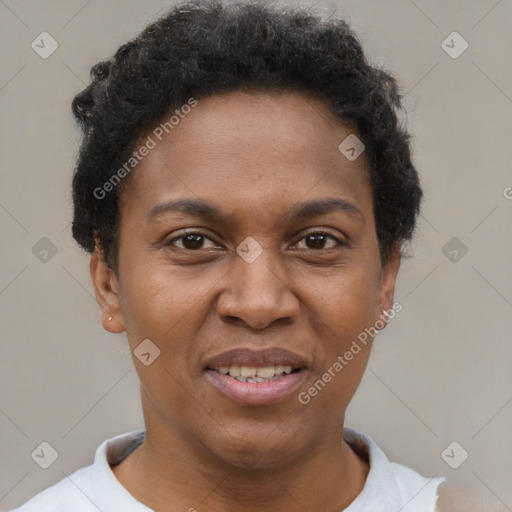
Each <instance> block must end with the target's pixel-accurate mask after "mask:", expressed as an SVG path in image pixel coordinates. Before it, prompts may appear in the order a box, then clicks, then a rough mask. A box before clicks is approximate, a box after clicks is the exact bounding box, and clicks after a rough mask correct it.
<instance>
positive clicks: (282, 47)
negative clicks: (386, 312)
mask: <svg viewBox="0 0 512 512" xmlns="http://www.w3.org/2000/svg"><path fill="white" fill-rule="evenodd" d="M91 78H92V81H91V83H90V84H89V85H88V86H87V87H86V88H85V89H84V90H83V91H82V92H80V93H79V94H78V95H77V96H76V97H75V98H74V100H73V103H72V109H73V113H74V115H75V117H76V119H77V121H78V123H79V124H80V126H81V128H82V131H83V139H82V145H81V148H80V153H79V156H78V159H77V165H76V169H75V173H74V177H73V205H74V218H73V225H72V233H73V237H74V239H75V240H76V241H77V242H78V244H79V245H80V246H81V247H82V248H83V249H85V250H86V251H88V252H90V253H92V252H93V251H94V250H95V248H99V249H100V251H101V252H102V253H103V255H104V258H105V261H106V262H107V263H108V264H109V266H110V268H112V269H114V271H116V273H117V262H118V238H119V236H118V235H119V222H120V220H119V219H120V215H119V201H118V200H119V197H120V194H121V193H122V190H123V189H124V187H126V186H127V184H128V183H129V178H130V176H131V175H130V176H127V177H126V178H125V179H123V181H122V183H120V186H118V187H112V190H111V191H109V192H108V193H106V194H103V195H104V197H101V198H98V197H97V196H98V194H97V193H95V192H94V191H95V190H98V187H101V186H102V185H103V184H105V183H106V182H108V180H109V179H110V178H111V177H112V176H113V174H114V173H115V172H116V171H117V170H118V169H119V168H121V166H123V164H124V163H125V162H126V161H127V160H128V159H129V158H130V155H131V154H132V152H133V151H134V149H135V147H136V144H137V143H138V142H139V141H140V140H141V137H143V136H145V135H146V134H147V133H149V132H150V131H151V130H152V129H153V128H154V127H155V126H157V125H158V124H159V123H160V122H161V121H162V120H163V119H164V118H165V117H168V116H169V114H170V113H171V112H173V111H174V110H175V109H178V108H180V107H181V106H182V105H184V104H186V103H187V101H188V100H189V99H190V98H191V97H193V98H195V99H196V100H197V99H200V98H204V97H207V96H211V95H215V94H221V93H226V92H230V91H235V90H244V91H263V92H271V91H281V92H283V91H302V92H305V93H307V94H309V95H310V96H313V97H316V98H321V99H322V100H323V101H324V102H326V104H327V105H328V107H329V108H330V110H331V111H332V112H333V113H334V114H335V115H336V116H337V117H338V118H339V119H340V120H341V121H342V122H346V123H349V124H351V125H352V126H354V127H355V128H356V129H357V132H358V135H359V136H360V138H361V139H362V141H363V143H364V144H365V147H366V149H365V156H366V159H367V162H368V169H369V173H370V181H371V185H372V194H373V207H374V215H375V225H376V233H377V238H378V242H379V248H380V256H381V262H382V264H383V265H384V264H385V263H386V262H387V259H388V256H389V254H390V252H391V250H392V248H393V246H395V245H396V244H397V243H398V244H400V246H402V243H403V242H404V241H408V240H410V239H411V237H412V234H413V231H414V227H415V224H416V218H417V215H418V214H419V211H420V203H421V199H422V195H423V194H422V190H421V188H420V185H419V179H418V174H417V172H416V169H415V167H414V166H413V164H412V163H411V150H410V135H409V134H408V133H407V132H406V130H405V129H404V127H403V126H401V123H400V122H399V120H398V115H397V114H398V112H399V110H400V109H401V108H402V104H401V101H402V97H401V94H400V92H399V88H398V85H397V82H396V80H395V79H394V78H393V77H392V76H391V75H390V74H389V73H387V72H385V71H384V70H382V69H380V68H379V67H377V66H372V65H370V64H369V63H368V61H367V59H366V57H365V55H364V53H363V50H362V47H361V45H360V43H359V41H358V39H357V36H356V35H355V34H354V33H353V32H352V31H351V29H350V27H349V26H348V24H347V23H346V22H345V21H343V20H341V19H332V20H325V19H323V18H322V17H321V16H320V15H318V14H315V13H313V12H311V11H310V10H308V9H306V8H304V7H298V6H291V5H288V6H286V7H283V6H280V7H277V6H276V5H271V4H269V3H267V2H261V1H257V0H255V1H250V2H231V3H226V2H224V1H222V0H191V1H185V2H180V3H178V4H176V5H175V6H174V7H173V8H171V9H170V10H169V11H168V12H167V14H166V15H164V16H163V17H161V18H159V19H158V20H157V21H155V22H154V23H152V24H151V25H149V26H148V27H146V28H145V29H144V30H143V31H142V32H141V33H140V35H138V36H137V37H136V38H135V39H133V40H131V41H129V42H127V43H126V44H123V45H122V46H121V47H120V48H119V49H118V50H117V52H116V53H115V55H114V56H113V57H112V58H111V59H109V60H105V61H102V62H99V63H97V64H96V65H95V66H93V68H92V69H91ZM132 174H133V173H132Z"/></svg>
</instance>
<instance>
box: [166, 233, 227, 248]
mask: <svg viewBox="0 0 512 512" xmlns="http://www.w3.org/2000/svg"><path fill="white" fill-rule="evenodd" d="M207 240H208V241H210V242H211V244H212V246H211V247H205V246H204V245H205V243H206V241H207ZM176 242H178V243H176ZM165 245H166V246H168V245H171V246H174V247H177V248H178V249H185V250H188V251H197V250H201V249H213V248H215V247H218V246H217V244H215V243H214V242H213V240H211V239H210V238H208V237H207V236H206V235H205V234H204V233H201V232H200V231H187V232H186V233H184V234H182V235H180V236H175V237H173V238H171V239H170V240H168V241H167V242H165Z"/></svg>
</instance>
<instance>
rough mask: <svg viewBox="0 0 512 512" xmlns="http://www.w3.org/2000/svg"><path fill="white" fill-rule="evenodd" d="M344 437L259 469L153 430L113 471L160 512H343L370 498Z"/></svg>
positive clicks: (361, 466)
mask: <svg viewBox="0 0 512 512" xmlns="http://www.w3.org/2000/svg"><path fill="white" fill-rule="evenodd" d="M342 436H343V428H342V427H341V428H339V429H338V430H336V431H335V432H332V433H331V435H330V436H328V438H327V439H324V440H323V441H322V443H321V444H319V445H318V446H316V447H315V448H314V449H312V450H309V451H307V452H305V453H302V454H301V455H300V456H298V457H296V458H294V459H293V460H292V461H289V462H287V463H285V464H282V465H280V466H278V467H273V468H271V469H255V468H251V467H246V468H240V467H238V466H233V465H232V464H228V463H226V462H225V461H223V460H219V458H218V457H216V456H215V455H214V454H213V453H211V452H209V453H207V454H205V449H204V447H202V446H201V447H200V448H201V449H200V450H195V449H194V448H193V445H192V443H191V442H190V440H186V439H183V438H182V437H179V436H176V434H175V433H172V432H163V431H162V429H159V428H156V429H152V428H149V425H147V430H146V439H145V441H144V442H143V443H142V444H141V445H140V446H139V447H138V448H137V449H136V450H135V451H134V452H133V453H132V454H130V455H129V456H128V457H127V458H126V459H125V460H124V461H123V462H122V463H121V464H119V465H118V466H115V467H113V468H112V470H113V472H114V474H115V476H116V478H117V479H118V480H119V481H120V483H121V484H122V485H123V486H124V487H125V488H126V489H127V490H128V491H129V492H130V493H131V494H132V495H133V496H134V497H135V498H136V499H137V500H138V501H140V502H141V503H143V504H145V505H146V506H148V507H149V508H151V509H153V510H155V512H160V511H162V512H163V511H164V510H170V509H173V510H174V509H176V510H190V511H191V512H193V511H194V509H196V510H198V511H202V510H208V511H211V512H217V511H219V512H220V511H223V512H235V511H237V512H238V511H239V510H240V509H241V508H242V509H243V510H245V511H247V512H253V511H254V512H256V511H258V512H259V511H260V510H261V509H262V508H264V509H265V510H267V511H268V512H274V511H276V512H277V511H278V510H279V511H281V510H287V511H289V512H299V511H300V512H303V511H304V510H325V511H329V512H331V511H332V512H335V511H336V512H338V511H340V510H342V509H344V508H346V507H347V506H348V505H349V504H350V503H351V502H352V501H353V500H354V499H355V498H356V496H357V495H358V494H359V493H360V492H361V491H362V489H363V487H364V483H365V481H366V477H367V474H368V471H369V466H368V463H367V462H366V461H363V460H362V459H360V458H359V457H358V456H357V455H356V454H355V453H354V452H353V450H352V449H351V448H350V446H349V445H348V444H347V443H346V442H345V441H344V440H343V437H342ZM162 439H164V440H165V442H162Z"/></svg>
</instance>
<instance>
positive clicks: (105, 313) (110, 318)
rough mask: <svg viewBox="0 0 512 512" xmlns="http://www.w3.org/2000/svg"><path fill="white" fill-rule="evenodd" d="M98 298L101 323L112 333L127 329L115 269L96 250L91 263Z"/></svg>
mask: <svg viewBox="0 0 512 512" xmlns="http://www.w3.org/2000/svg"><path fill="white" fill-rule="evenodd" d="M89 270H90V273H91V279H92V284H93V287H94V293H95V295H96V300H97V302H98V305H99V306H100V309H101V324H102V325H103V328H104V329H105V330H106V331H108V332H111V333H114V334H117V333H121V332H124V331H125V326H124V320H123V316H122V313H121V307H120V296H119V286H118V282H117V277H116V275H115V273H114V271H113V270H112V269H111V268H109V267H108V265H107V264H106V262H105V261H104V259H103V257H102V255H101V253H99V252H98V251H95V252H94V253H93V255H92V256H91V261H90V264H89Z"/></svg>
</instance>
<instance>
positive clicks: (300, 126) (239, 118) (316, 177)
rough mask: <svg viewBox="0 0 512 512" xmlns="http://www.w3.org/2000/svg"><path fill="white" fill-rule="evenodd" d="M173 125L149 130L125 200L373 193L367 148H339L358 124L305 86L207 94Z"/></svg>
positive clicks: (272, 203)
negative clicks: (352, 154)
mask: <svg viewBox="0 0 512 512" xmlns="http://www.w3.org/2000/svg"><path fill="white" fill-rule="evenodd" d="M187 110H188V109H187ZM169 117H170V116H169ZM165 120H167V118H164V122H165ZM176 120H178V118H177V117H176V118H175V120H174V121H176ZM168 130H169V133H166V131H163V130H160V132H163V133H161V134H160V135H159V137H157V136H155V133H154V131H152V132H150V133H149V136H150V137H151V138H152V139H153V140H154V142H155V145H154V147H153V148H152V149H151V150H150V151H149V153H148V154H147V156H145V157H144V158H143V159H142V161H141V162H140V163H139V164H138V166H137V168H136V169H135V171H133V172H134V175H133V176H132V180H131V182H130V186H129V187H128V189H127V191H126V193H125V194H123V197H122V201H121V203H122V208H123V207H126V206H128V205H130V209H132V208H136V209H140V210H145V211H148V210H149V209H151V208H152V207H153V206H154V205H155V204H157V203H159V202H162V201H166V200H169V199H172V198H177V197H183V196H186V197H194V196H195V197H198V198H201V199H203V200H212V201H213V202H215V203H217V204H227V203H229V204H230V205H231V207H232V209H233V210H234V209H241V210H243V209H244V208H245V209H251V210H252V209H254V208H260V209H265V208H274V207H277V206H279V205H282V206H285V205H286V204H293V203H295V202H297V201H299V200H305V199H308V195H312V196H318V195H324V196H325V195H329V196H333V194H334V195H336V196H340V197H344V198H347V199H348V198H350V199H352V200H354V201H355V202H359V203H365V202H368V199H369V197H370V196H371V191H370V185H369V175H368V170H367V166H366V161H365V158H364V154H362V155H361V156H360V157H359V158H357V159H356V160H354V161H351V160H349V159H347V158H346V157H345V156H344V155H343V154H342V152H340V150H339V145H340V144H341V143H342V142H343V141H344V140H345V139H346V138H347V137H348V136H349V135H352V136H353V135H354V134H355V130H354V129H353V128H352V127H351V126H350V125H347V124H346V123H343V122H342V121H341V120H339V119H338V118H337V117H336V116H335V115H334V114H332V113H331V112H330V110H329V108H328V106H327V105H326V104H325V103H324V102H323V101H321V100H318V99H314V98H312V97H310V96H307V95H305V94H303V93H300V92H280V93H246V92H232V93H228V94H223V95H215V96H211V97H208V98H204V99H199V100H198V101H197V105H196V106H195V107H194V108H192V109H190V111H189V112H188V113H187V114H186V115H185V114H183V113H182V115H181V116H180V117H179V120H178V123H176V124H174V125H173V127H172V129H169V126H168ZM160 139H161V140H160ZM363 206H364V205H363Z"/></svg>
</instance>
